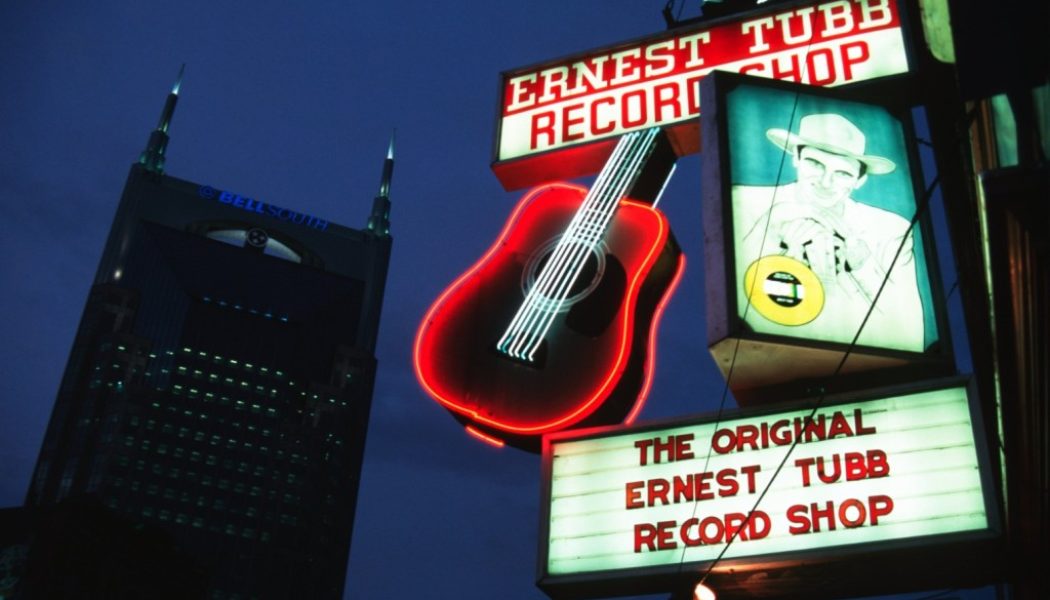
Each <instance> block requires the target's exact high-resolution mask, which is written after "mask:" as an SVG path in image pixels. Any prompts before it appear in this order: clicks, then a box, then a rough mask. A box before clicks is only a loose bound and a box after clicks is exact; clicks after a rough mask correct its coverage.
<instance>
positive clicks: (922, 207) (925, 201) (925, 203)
mask: <svg viewBox="0 0 1050 600" xmlns="http://www.w3.org/2000/svg"><path fill="white" fill-rule="evenodd" d="M939 184H940V175H938V176H936V177H934V179H933V181H932V182H931V183H930V185H929V187H928V188H926V192H925V194H924V195H923V198H922V201H921V202H920V203H919V206H918V207H916V210H915V215H914V216H913V217H912V219H911V223H909V225H908V229H907V231H906V232H905V234H904V237H902V238H901V242H900V244H898V246H897V251H896V253H894V255H893V260H892V261H891V262H890V266H889V269H887V270H886V275H885V276H884V277H883V279H882V284H881V285H879V290H878V291H877V292H876V293H875V297H874V298H873V299H872V302H871V305H870V306H869V307H868V312H867V313H866V314H865V315H864V319H863V320H862V321H861V323H860V326H859V327H858V328H857V333H856V334H854V336H853V340H852V341H851V342H850V344H849V346H848V347H847V348H846V351H845V352H844V353H843V355H842V360H840V361H839V364H838V366H836V367H835V370H834V371H833V372H832V373H831V375H830V376H829V377H828V382H829V383H830V382H831V381H833V380H834V379H835V377H837V376H838V374H839V373H840V372H841V370H842V367H843V366H845V364H846V361H847V360H848V359H849V356H850V354H851V353H852V352H853V349H854V348H855V347H856V345H857V340H859V339H860V335H861V333H862V332H863V331H864V326H865V325H866V324H867V322H868V318H869V317H870V316H871V313H872V312H873V311H874V310H875V305H876V303H877V302H878V300H879V297H880V296H881V295H882V291H883V290H884V289H885V288H886V284H887V283H888V282H889V277H890V274H891V273H892V272H893V267H894V266H896V264H897V260H898V259H899V258H900V255H901V252H903V251H904V247H905V246H906V245H907V241H908V236H910V235H911V232H912V230H913V229H915V224H916V223H918V221H919V218H920V217H921V216H922V215H923V214H924V213H925V212H926V209H927V208H928V207H929V204H930V198H931V197H932V196H933V192H934V189H935V188H936V187H937V186H938V185H939ZM728 385H729V384H728V381H727V383H726V386H727V387H728ZM825 390H826V387H825V386H821V389H820V394H819V395H818V396H817V399H816V401H815V402H814V404H813V408H812V409H811V410H810V412H809V415H807V416H806V417H805V420H804V423H805V424H807V425H808V424H809V423H811V422H813V417H814V416H815V415H816V414H817V411H818V410H820V408H821V406H822V405H823V404H824V398H825V397H826V391H825ZM798 442H799V437H795V438H794V439H793V440H792V442H791V445H790V446H789V447H788V450H787V452H786V453H785V454H784V458H783V459H782V460H781V461H780V464H779V465H778V466H777V468H776V471H774V472H773V476H772V477H771V478H770V480H769V482H768V483H767V484H766V486H765V487H764V488H763V489H762V493H761V494H759V496H758V499H757V500H755V504H754V506H752V507H751V511H750V512H749V513H748V515H747V518H746V519H745V520H744V523H742V524H741V526H740V527H739V528H737V529H736V530H735V531H733V534H732V535H731V536H730V537H729V539H728V540H726V544H725V546H724V547H723V548H722V551H721V552H719V554H718V556H717V557H715V560H714V561H712V562H711V565H710V566H709V567H708V568H707V570H706V571H705V572H704V575H703V577H701V578H700V583H704V582H705V581H707V578H708V576H710V575H711V573H712V572H713V571H714V569H715V567H716V566H717V565H718V563H719V561H721V560H722V557H723V556H725V553H726V552H727V551H728V550H729V547H730V546H731V545H732V543H733V542H734V541H735V540H736V538H737V534H738V533H739V532H740V531H741V530H743V528H744V526H745V525H747V524H748V523H749V522H750V520H751V515H753V514H754V513H755V511H756V510H758V507H759V505H760V504H761V503H762V499H763V498H765V496H766V493H767V492H768V491H769V489H770V488H771V487H772V486H773V482H774V481H776V478H777V476H778V475H779V474H780V471H781V470H782V469H783V468H784V465H785V464H786V463H787V460H788V458H790V457H791V453H792V452H794V450H795V447H796V446H798ZM708 455H709V456H710V452H709V453H708ZM684 555H685V554H684V552H683V557H684Z"/></svg>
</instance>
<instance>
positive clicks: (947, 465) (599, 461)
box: [540, 382, 997, 596]
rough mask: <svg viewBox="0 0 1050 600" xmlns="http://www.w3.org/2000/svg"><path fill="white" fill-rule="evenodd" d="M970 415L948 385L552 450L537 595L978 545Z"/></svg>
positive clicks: (585, 440)
mask: <svg viewBox="0 0 1050 600" xmlns="http://www.w3.org/2000/svg"><path fill="white" fill-rule="evenodd" d="M811 413H812V418H810V415H811ZM974 415H975V411H974V410H973V408H972V406H971V402H970V400H969V398H968V394H967V389H966V387H965V386H963V385H961V384H959V383H958V382H954V383H952V384H950V385H945V384H943V383H942V384H941V386H940V387H935V388H932V389H923V390H917V391H909V392H901V393H892V394H881V395H879V396H877V397H876V398H873V399H868V400H840V401H837V402H835V403H833V404H832V403H829V404H826V405H824V406H821V407H820V408H819V409H817V410H816V411H815V413H813V412H812V411H811V410H810V409H807V408H804V407H800V408H796V409H793V410H785V409H783V408H781V409H779V410H778V411H777V412H769V411H765V412H762V413H758V414H756V413H754V412H752V413H740V414H735V415H732V416H728V417H725V418H723V419H722V420H720V421H718V422H716V421H715V420H714V419H713V418H712V417H708V418H703V419H695V420H679V421H676V422H674V423H669V424H664V425H650V426H646V427H638V428H623V427H618V428H606V429H601V430H592V431H590V432H582V433H580V432H576V433H572V434H565V435H555V436H550V437H549V438H547V439H546V443H545V445H544V453H543V458H544V469H545V477H544V486H545V488H544V496H543V507H542V508H543V511H544V514H543V517H542V522H541V529H542V531H543V535H542V537H541V551H540V554H541V561H540V569H541V573H540V585H541V587H545V588H546V589H548V591H551V592H552V593H553V595H555V596H557V595H558V594H557V592H558V590H559V589H560V586H562V585H564V584H576V585H579V584H580V583H581V582H587V581H588V580H594V581H602V582H605V583H609V582H615V581H618V580H622V583H625V584H628V583H634V584H638V585H640V584H642V583H643V582H649V583H650V584H652V583H653V582H658V584H657V585H656V588H655V589H668V587H670V586H669V585H668V584H667V581H668V580H669V579H672V580H673V579H675V577H676V576H678V575H679V574H680V573H682V572H684V573H686V574H687V575H690V576H693V575H695V573H696V572H698V571H700V572H702V571H703V570H704V568H705V567H704V565H710V564H711V562H712V561H715V560H716V559H718V558H719V557H722V560H721V562H720V563H719V566H720V569H721V570H722V571H725V570H726V569H730V568H736V569H741V567H742V565H745V564H747V563H748V562H751V563H754V562H756V561H757V562H759V563H762V564H764V565H766V566H767V567H768V566H769V565H771V564H776V563H778V562H785V561H798V560H801V559H810V560H812V559H818V558H821V557H822V558H823V559H829V560H830V559H833V558H834V559H837V560H841V559H842V558H843V557H848V556H850V555H851V554H862V553H871V552H872V551H879V550H880V549H881V550H885V549H887V548H890V547H894V544H895V543H896V544H899V543H901V542H908V543H910V544H911V545H913V546H923V545H927V546H932V545H936V544H938V543H943V542H944V541H945V540H949V539H951V540H958V539H962V537H965V536H967V535H969V536H974V535H976V536H980V535H984V534H989V533H990V532H992V530H993V529H995V527H996V524H997V517H996V515H995V513H994V510H993V509H992V502H991V487H990V485H989V483H988V481H987V478H986V476H985V474H984V471H983V470H982V468H981V465H982V463H983V461H984V460H985V457H984V455H985V453H984V450H983V448H982V445H981V442H980V441H979V440H982V439H983V435H981V434H979V429H980V427H979V422H978V421H977V420H976V417H975V416H974ZM781 465H782V467H781ZM778 470H779V472H778ZM744 571H746V568H745V569H742V570H741V572H744ZM855 583H856V585H857V586H858V588H857V589H858V590H863V589H865V588H864V587H863V586H864V584H865V582H864V581H856V582H855ZM577 593H578V590H577ZM583 595H586V594H583Z"/></svg>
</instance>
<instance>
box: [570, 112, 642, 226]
mask: <svg viewBox="0 0 1050 600" xmlns="http://www.w3.org/2000/svg"><path fill="white" fill-rule="evenodd" d="M659 133H660V128H659V127H653V128H651V129H646V130H644V131H632V132H631V133H627V134H625V135H624V136H623V137H621V138H620V141H619V142H617V144H616V147H615V148H614V149H613V153H612V155H611V156H610V157H609V160H608V161H606V163H605V166H604V167H602V170H601V172H600V173H599V174H598V178H597V179H596V180H595V182H594V185H592V186H591V189H590V191H589V192H588V193H587V196H586V198H585V199H584V201H583V204H581V205H580V209H579V210H578V211H577V212H576V216H575V217H574V218H573V220H572V222H571V223H570V224H569V227H568V229H567V230H566V232H565V233H566V236H565V237H566V238H567V239H568V240H569V241H572V242H576V243H582V244H586V245H588V246H590V245H593V244H597V243H598V242H600V241H601V239H602V237H603V236H604V235H605V230H606V228H608V226H609V221H610V220H612V216H613V214H614V213H615V212H616V207H617V205H618V204H619V202H620V199H621V198H623V197H624V195H625V194H626V193H627V192H628V190H630V189H631V187H632V186H633V185H634V184H635V182H636V181H638V178H639V176H640V175H641V174H642V171H643V170H644V168H645V164H646V161H647V160H648V159H649V157H650V156H651V155H652V153H653V150H654V149H655V148H656V144H657V141H658V139H659V138H658V136H659Z"/></svg>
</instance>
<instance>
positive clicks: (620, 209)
mask: <svg viewBox="0 0 1050 600" xmlns="http://www.w3.org/2000/svg"><path fill="white" fill-rule="evenodd" d="M658 133H659V132H658V130H656V129H653V130H650V131H646V132H636V133H632V134H628V135H626V136H624V138H623V139H622V140H621V142H620V143H619V144H618V145H617V148H616V150H615V151H614V153H613V156H612V157H611V158H610V159H609V162H608V163H607V164H606V167H605V168H604V169H603V170H602V173H601V174H599V176H598V179H597V180H596V182H595V184H594V185H593V186H592V187H591V189H590V190H587V189H586V188H583V187H580V186H574V185H568V184H552V185H547V186H542V187H540V188H537V189H535V190H533V191H532V192H530V193H529V194H527V195H526V196H525V197H524V198H523V199H522V200H521V202H520V203H519V204H518V206H517V208H515V210H514V212H513V213H512V215H511V217H510V219H509V220H508V222H507V225H506V226H505V228H504V230H503V232H502V233H501V234H500V236H499V238H498V239H497V240H496V243H495V244H494V245H493V246H492V247H491V248H490V249H489V251H488V252H487V253H486V254H485V255H484V256H483V257H482V258H481V260H479V261H478V262H477V263H476V264H475V265H474V266H473V267H471V268H470V269H469V270H468V271H467V272H466V273H464V274H463V275H462V276H460V277H459V278H458V279H457V280H456V281H455V282H453V283H452V285H451V286H449V288H448V289H446V290H445V292H444V293H442V294H441V296H439V297H438V299H437V300H436V301H435V302H434V304H433V305H432V306H431V308H430V310H429V311H428V312H427V314H426V316H425V317H424V319H423V322H422V324H421V326H420V329H419V331H418V333H417V335H416V341H415V347H414V352H413V360H414V363H415V369H416V375H417V377H418V379H419V381H420V384H421V385H422V386H423V388H424V389H425V390H426V391H427V393H428V394H430V395H431V396H432V397H433V398H434V399H435V400H437V401H438V402H439V403H441V404H442V405H443V406H445V408H447V409H448V410H449V411H451V413H452V414H453V416H455V417H456V418H457V419H459V420H460V421H461V422H463V423H464V424H466V425H468V426H469V427H470V428H471V430H472V431H471V433H472V435H476V434H477V433H479V432H480V433H482V434H485V435H487V436H490V437H492V438H496V439H497V440H501V441H505V442H506V443H508V444H511V445H514V446H518V447H521V448H525V449H529V450H537V449H538V444H539V436H540V435H542V434H543V433H548V432H553V431H560V430H562V429H567V428H570V427H579V426H584V425H597V424H612V423H617V422H622V421H624V420H625V419H627V420H629V419H633V418H634V416H635V415H636V414H637V412H638V410H640V408H641V404H642V402H643V400H644V397H645V395H646V393H647V392H648V388H649V383H650V381H651V374H652V369H651V363H652V358H653V352H652V350H653V349H652V345H653V344H654V341H655V330H656V325H657V322H658V320H659V317H660V313H661V311H662V306H663V304H664V302H665V301H666V300H667V299H668V298H669V297H670V292H671V290H672V288H673V286H674V283H675V282H676V281H677V278H678V275H679V274H680V272H681V268H682V266H683V265H684V260H683V257H682V255H681V252H680V250H679V248H678V245H677V243H676V242H675V240H674V236H673V235H672V234H671V230H670V227H669V225H668V223H667V219H666V217H665V216H664V215H663V213H661V212H659V211H657V210H656V209H655V208H654V207H652V206H650V205H648V204H644V203H641V202H636V201H633V200H629V199H627V198H624V193H625V192H626V191H627V190H628V189H630V187H631V185H632V184H633V183H634V181H635V180H636V179H637V177H638V175H639V173H640V172H641V170H642V169H643V167H644V165H645V162H646V160H647V158H648V156H649V154H650V153H651V152H652V149H653V147H654V145H655V143H656V136H657V135H658Z"/></svg>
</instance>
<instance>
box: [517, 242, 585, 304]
mask: <svg viewBox="0 0 1050 600" xmlns="http://www.w3.org/2000/svg"><path fill="white" fill-rule="evenodd" d="M558 241H559V238H554V239H552V240H550V241H549V242H547V243H546V244H544V245H543V247H541V248H540V249H539V250H538V251H537V252H535V253H534V254H533V255H532V257H531V258H530V259H529V262H528V263H527V264H526V265H525V270H524V272H523V273H522V281H521V287H522V291H523V293H525V294H528V293H529V291H530V290H531V289H532V288H533V286H534V285H536V283H537V281H540V280H541V277H542V276H543V272H544V270H545V269H546V268H547V265H548V263H550V259H551V258H552V257H553V255H554V250H555V247H556V246H557V244H558ZM570 252H571V254H573V255H574V256H577V257H579V254H580V253H581V252H585V253H586V256H585V257H580V258H576V262H577V263H578V262H579V261H580V260H581V259H582V261H583V264H582V266H580V267H578V268H579V271H580V272H579V275H578V276H577V277H576V281H575V282H574V283H573V285H572V287H570V288H569V292H568V294H566V296H565V299H564V300H563V301H562V302H561V303H560V304H558V302H557V291H558V290H561V289H563V285H559V284H557V283H558V282H561V281H564V279H562V278H563V277H564V276H565V273H566V272H567V271H569V269H567V268H566V266H565V265H564V264H563V265H562V269H561V271H562V272H561V273H558V274H557V277H555V282H556V284H555V285H550V286H549V287H550V289H547V290H545V291H543V292H541V293H540V294H539V295H538V296H537V301H538V302H539V303H540V306H541V307H542V308H544V309H545V310H557V311H558V312H565V311H567V310H569V309H570V308H572V306H573V305H574V304H576V303H577V302H580V301H581V300H583V299H584V298H586V297H587V296H589V295H590V294H591V292H593V291H594V290H595V289H596V288H597V287H598V284H599V283H601V280H602V275H603V274H604V273H605V266H606V263H605V254H606V249H605V244H601V245H599V246H598V247H596V248H589V249H584V248H582V247H580V246H577V247H575V248H572V247H570Z"/></svg>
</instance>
